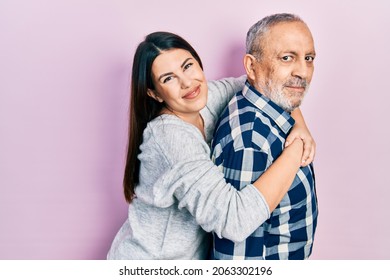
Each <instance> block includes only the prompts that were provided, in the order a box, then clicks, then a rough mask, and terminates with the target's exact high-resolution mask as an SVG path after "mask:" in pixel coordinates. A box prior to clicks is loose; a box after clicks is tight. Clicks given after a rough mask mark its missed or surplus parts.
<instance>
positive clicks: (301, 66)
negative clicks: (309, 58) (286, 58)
mask: <svg viewBox="0 0 390 280" xmlns="http://www.w3.org/2000/svg"><path fill="white" fill-rule="evenodd" d="M308 73H309V69H308V65H307V62H306V60H305V59H303V60H298V61H296V62H295V64H294V69H293V72H292V75H293V76H294V77H299V78H301V79H306V78H307V75H308Z"/></svg>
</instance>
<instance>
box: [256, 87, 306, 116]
mask: <svg viewBox="0 0 390 280" xmlns="http://www.w3.org/2000/svg"><path fill="white" fill-rule="evenodd" d="M309 86H310V84H306V87H305V91H304V93H303V94H302V96H301V99H300V100H299V101H298V102H297V103H295V104H292V102H291V100H290V99H288V98H287V97H286V96H285V95H284V93H283V86H279V87H276V86H273V85H272V81H269V82H268V83H267V87H266V89H264V91H263V92H262V93H263V94H264V95H265V96H267V97H268V98H269V99H270V100H271V101H272V102H274V103H275V104H276V105H278V106H279V107H281V108H282V109H283V110H285V111H287V112H289V113H290V112H292V111H294V109H296V108H298V107H299V106H300V105H301V104H302V101H303V98H304V97H305V95H306V93H307V91H308V90H309Z"/></svg>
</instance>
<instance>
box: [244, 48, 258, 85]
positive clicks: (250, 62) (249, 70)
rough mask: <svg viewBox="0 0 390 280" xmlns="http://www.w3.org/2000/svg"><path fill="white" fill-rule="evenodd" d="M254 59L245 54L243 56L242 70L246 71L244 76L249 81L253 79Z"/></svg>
mask: <svg viewBox="0 0 390 280" xmlns="http://www.w3.org/2000/svg"><path fill="white" fill-rule="evenodd" d="M256 61H257V60H256V57H254V56H253V55H251V54H246V55H245V56H244V68H245V71H246V75H247V76H248V78H249V80H252V81H253V80H254V79H255V73H256V71H255V63H256Z"/></svg>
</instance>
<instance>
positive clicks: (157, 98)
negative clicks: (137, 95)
mask: <svg viewBox="0 0 390 280" xmlns="http://www.w3.org/2000/svg"><path fill="white" fill-rule="evenodd" d="M147 93H148V95H149V96H150V97H151V98H153V99H154V100H156V101H157V102H160V103H162V102H164V100H162V99H161V98H160V97H159V96H158V95H157V94H156V92H155V91H154V90H151V89H150V88H148V92H147Z"/></svg>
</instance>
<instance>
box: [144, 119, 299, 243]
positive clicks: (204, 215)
mask: <svg viewBox="0 0 390 280" xmlns="http://www.w3.org/2000/svg"><path fill="white" fill-rule="evenodd" d="M178 129H180V133H177V130H178ZM191 131H193V129H192V130H191ZM191 131H189V130H187V129H185V128H184V127H178V126H169V125H165V126H164V130H163V131H162V132H161V134H160V133H159V134H157V133H154V136H155V139H156V141H157V139H158V141H159V143H160V144H159V147H160V148H161V149H162V150H160V151H159V152H158V153H159V154H160V155H161V154H163V155H164V157H166V158H167V162H169V163H170V167H169V170H168V171H167V172H165V174H164V175H163V176H162V177H160V179H159V180H158V181H157V182H156V183H155V184H154V186H153V187H152V189H153V190H151V191H152V192H153V204H154V205H155V206H157V207H169V206H170V205H172V204H173V203H175V202H178V208H179V209H181V208H185V209H187V210H188V211H189V212H190V213H191V215H192V216H194V218H195V220H196V221H197V223H198V224H199V225H200V226H202V228H203V229H204V230H206V231H214V232H215V233H216V234H217V235H218V236H219V237H224V238H228V239H230V240H232V241H234V242H240V241H242V240H244V239H245V238H247V237H248V236H249V235H250V234H252V233H253V231H254V230H256V228H258V227H259V226H260V225H261V224H263V223H264V222H265V221H266V220H267V219H268V218H269V216H270V210H271V211H272V210H273V209H274V208H275V207H276V206H277V205H278V204H279V202H280V201H281V199H282V197H283V196H284V195H285V193H286V192H287V191H288V189H289V188H290V186H291V183H292V182H293V180H294V178H295V176H296V173H297V171H298V169H299V167H300V160H301V157H302V146H303V144H302V141H301V140H299V139H296V140H295V141H294V142H293V143H291V145H290V146H289V147H288V148H286V149H284V151H283V152H282V154H281V155H280V156H279V158H278V160H276V161H275V162H274V163H273V165H271V167H270V168H268V170H267V171H265V172H264V173H263V174H262V176H261V177H260V178H259V179H258V180H257V181H256V182H255V183H254V184H248V185H247V186H245V187H243V188H242V189H241V190H240V191H238V190H237V189H235V188H234V187H233V186H232V185H231V184H229V183H227V182H226V180H225V179H224V176H223V173H222V172H221V170H219V168H218V167H217V166H215V165H214V163H213V162H212V161H211V160H210V158H209V153H210V150H209V148H208V146H207V144H206V143H205V142H204V141H203V140H202V139H201V136H200V135H198V133H197V134H194V133H193V132H191ZM162 141H164V142H163V143H162ZM281 174H282V175H281Z"/></svg>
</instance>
